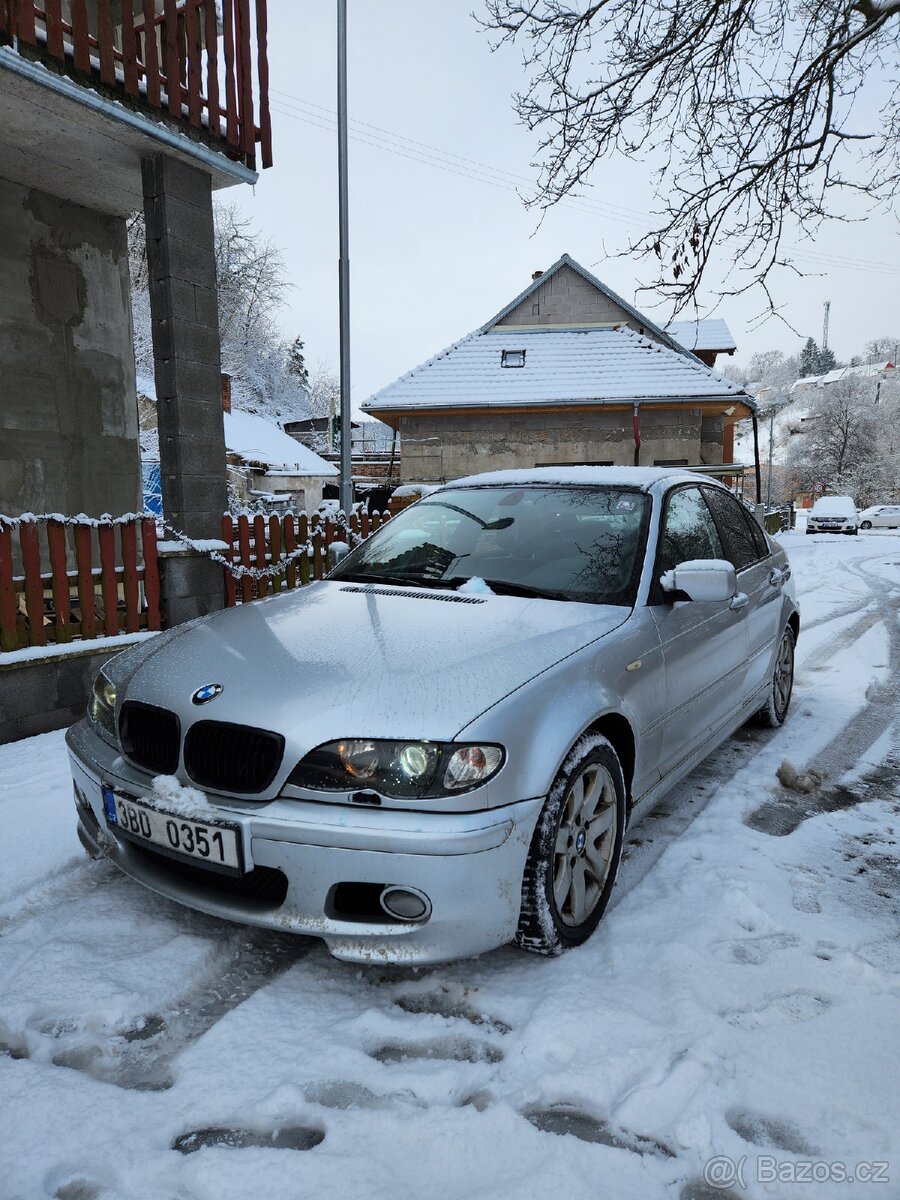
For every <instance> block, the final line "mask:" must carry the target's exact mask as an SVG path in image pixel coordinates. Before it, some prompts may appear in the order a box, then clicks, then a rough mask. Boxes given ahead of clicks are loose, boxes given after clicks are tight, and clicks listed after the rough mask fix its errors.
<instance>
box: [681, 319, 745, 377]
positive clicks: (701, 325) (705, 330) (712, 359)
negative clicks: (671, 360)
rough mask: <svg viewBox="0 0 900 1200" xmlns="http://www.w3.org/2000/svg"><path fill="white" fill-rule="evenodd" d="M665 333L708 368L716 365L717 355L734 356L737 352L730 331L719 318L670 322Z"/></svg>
mask: <svg viewBox="0 0 900 1200" xmlns="http://www.w3.org/2000/svg"><path fill="white" fill-rule="evenodd" d="M665 332H666V333H668V334H669V336H670V337H673V338H674V339H675V341H676V342H677V343H678V344H679V346H681V347H683V348H684V349H685V350H690V352H691V353H692V354H694V355H696V357H697V358H699V359H700V361H701V362H702V363H706V365H707V366H708V367H714V366H715V365H716V357H717V356H718V355H719V354H734V352H735V350H737V346H736V344H735V341H734V336H733V335H732V332H731V330H730V329H729V328H728V326H727V325H726V324H725V322H724V321H723V320H722V319H721V318H720V317H707V318H705V319H702V320H699V321H670V322H669V324H668V325H667V326H666V328H665Z"/></svg>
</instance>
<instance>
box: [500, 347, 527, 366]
mask: <svg viewBox="0 0 900 1200" xmlns="http://www.w3.org/2000/svg"><path fill="white" fill-rule="evenodd" d="M500 366H501V367H524V366H525V351H524V350H501V351H500Z"/></svg>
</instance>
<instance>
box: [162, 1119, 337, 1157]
mask: <svg viewBox="0 0 900 1200" xmlns="http://www.w3.org/2000/svg"><path fill="white" fill-rule="evenodd" d="M324 1140H325V1133H324V1131H323V1130H321V1129H312V1128H310V1127H308V1126H306V1125H283V1126H282V1127H281V1128H280V1129H268V1130H260V1129H231V1128H223V1127H212V1128H209V1129H196V1130H194V1131H193V1132H191V1133H183V1134H182V1135H181V1137H177V1138H176V1139H175V1141H174V1142H173V1143H172V1149H173V1150H177V1151H178V1153H179V1154H194V1153H195V1152H196V1151H197V1150H203V1149H204V1148H206V1147H224V1148H227V1149H230V1150H243V1149H245V1148H246V1147H248V1146H259V1147H261V1148H262V1149H267V1150H312V1148H313V1147H314V1146H318V1145H319V1143H320V1142H322V1141H324Z"/></svg>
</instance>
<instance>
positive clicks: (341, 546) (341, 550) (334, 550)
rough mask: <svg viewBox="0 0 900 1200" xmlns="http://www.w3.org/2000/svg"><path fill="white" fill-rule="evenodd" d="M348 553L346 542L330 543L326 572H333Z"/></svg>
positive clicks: (348, 548)
mask: <svg viewBox="0 0 900 1200" xmlns="http://www.w3.org/2000/svg"><path fill="white" fill-rule="evenodd" d="M349 553H350V547H349V546H348V545H347V543H346V542H332V543H331V545H330V546H329V547H328V570H329V571H333V570H334V568H335V567H336V566H337V565H338V563H339V562H342V561H343V560H344V559H345V558H346V557H347V555H348V554H349Z"/></svg>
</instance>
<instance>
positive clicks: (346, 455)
mask: <svg viewBox="0 0 900 1200" xmlns="http://www.w3.org/2000/svg"><path fill="white" fill-rule="evenodd" d="M337 116H338V225H339V227H340V251H339V253H340V258H339V260H338V306H339V309H340V358H341V366H340V378H341V487H340V493H341V508H342V509H343V510H344V512H345V513H346V514H347V516H348V517H349V516H350V514H351V513H352V511H353V479H352V468H351V462H350V432H351V430H350V238H349V228H348V218H347V210H348V196H347V0H337Z"/></svg>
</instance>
